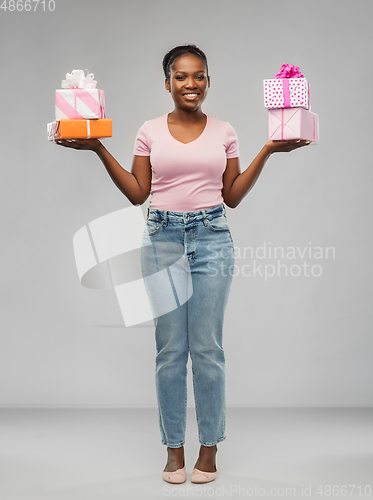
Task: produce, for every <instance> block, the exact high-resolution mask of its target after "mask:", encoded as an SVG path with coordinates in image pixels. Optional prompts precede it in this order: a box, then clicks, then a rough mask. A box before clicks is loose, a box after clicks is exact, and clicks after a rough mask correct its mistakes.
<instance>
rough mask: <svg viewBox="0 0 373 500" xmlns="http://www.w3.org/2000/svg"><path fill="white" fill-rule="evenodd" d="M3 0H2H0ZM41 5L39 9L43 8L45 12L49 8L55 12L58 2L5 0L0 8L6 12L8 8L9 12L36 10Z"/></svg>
mask: <svg viewBox="0 0 373 500" xmlns="http://www.w3.org/2000/svg"><path fill="white" fill-rule="evenodd" d="M0 1H1V0H0ZM38 7H39V10H40V9H42V10H43V11H44V12H45V11H46V10H49V11H50V12H53V11H54V9H55V8H56V3H55V1H54V0H48V1H46V0H8V1H7V0H4V1H3V2H2V4H1V5H0V9H3V10H4V11H5V12H6V11H7V10H8V11H9V12H14V11H18V12H21V11H23V10H24V11H26V12H30V11H35V10H36V9H37V8H38Z"/></svg>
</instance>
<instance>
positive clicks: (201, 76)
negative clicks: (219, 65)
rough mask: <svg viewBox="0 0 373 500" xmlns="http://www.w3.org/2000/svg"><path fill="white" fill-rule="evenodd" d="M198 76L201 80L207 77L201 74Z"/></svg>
mask: <svg viewBox="0 0 373 500" xmlns="http://www.w3.org/2000/svg"><path fill="white" fill-rule="evenodd" d="M197 78H198V79H199V80H204V79H205V78H206V77H205V75H200V76H197Z"/></svg>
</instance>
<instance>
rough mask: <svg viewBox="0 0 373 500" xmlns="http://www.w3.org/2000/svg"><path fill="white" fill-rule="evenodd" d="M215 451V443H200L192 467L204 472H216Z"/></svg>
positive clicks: (216, 449) (216, 448)
mask: <svg viewBox="0 0 373 500" xmlns="http://www.w3.org/2000/svg"><path fill="white" fill-rule="evenodd" d="M217 451H218V447H217V446H216V444H215V445H214V446H203V445H201V448H200V450H199V457H198V460H197V462H196V463H195V466H194V467H195V468H196V469H199V470H202V471H204V472H216V470H217V469H216V461H215V457H216V452H217Z"/></svg>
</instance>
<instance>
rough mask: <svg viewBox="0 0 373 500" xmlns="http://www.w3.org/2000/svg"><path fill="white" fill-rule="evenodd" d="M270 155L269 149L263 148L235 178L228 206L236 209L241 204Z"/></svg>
mask: <svg viewBox="0 0 373 500" xmlns="http://www.w3.org/2000/svg"><path fill="white" fill-rule="evenodd" d="M271 154H272V151H271V149H270V148H268V147H267V146H264V147H263V148H262V150H261V151H260V152H259V154H258V155H257V156H256V157H255V158H254V160H253V161H252V162H251V163H250V165H249V166H248V167H247V169H246V170H245V171H244V172H241V173H240V174H239V175H238V176H237V177H236V179H235V180H234V182H233V184H232V186H231V189H230V191H229V194H228V206H230V207H231V208H236V207H237V205H239V203H241V201H242V200H243V198H244V197H245V196H246V195H247V193H248V192H249V191H250V190H251V189H252V187H253V186H254V184H255V183H256V181H257V179H258V177H259V175H260V174H261V172H262V170H263V167H264V165H265V164H266V161H267V160H268V158H269V157H270V156H271Z"/></svg>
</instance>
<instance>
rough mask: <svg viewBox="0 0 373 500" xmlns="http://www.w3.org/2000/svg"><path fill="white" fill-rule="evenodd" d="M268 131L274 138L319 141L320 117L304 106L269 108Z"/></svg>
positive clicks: (270, 137) (270, 136)
mask: <svg viewBox="0 0 373 500" xmlns="http://www.w3.org/2000/svg"><path fill="white" fill-rule="evenodd" d="M268 133H269V139H272V140H276V141H277V140H284V141H287V140H291V139H302V140H305V141H312V142H313V143H314V144H318V143H319V117H318V115H317V114H316V113H311V111H308V110H307V109H304V108H285V109H270V110H268Z"/></svg>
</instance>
